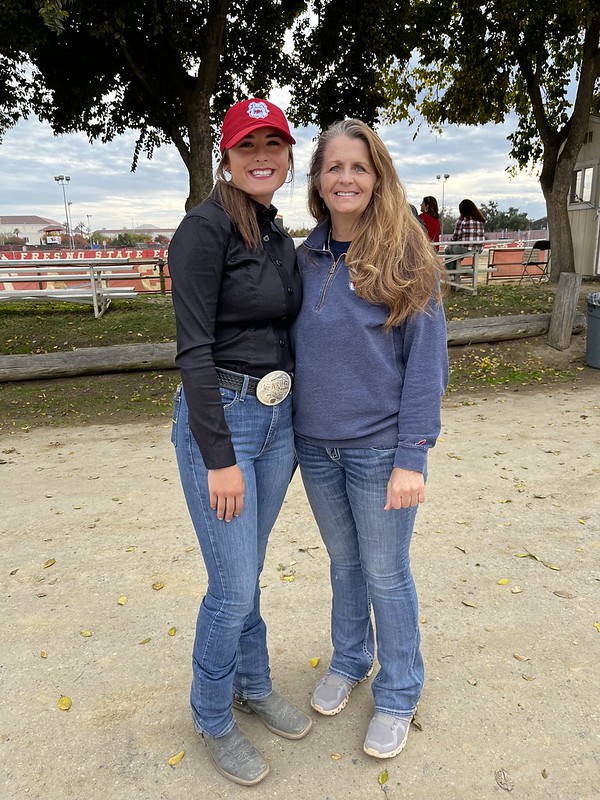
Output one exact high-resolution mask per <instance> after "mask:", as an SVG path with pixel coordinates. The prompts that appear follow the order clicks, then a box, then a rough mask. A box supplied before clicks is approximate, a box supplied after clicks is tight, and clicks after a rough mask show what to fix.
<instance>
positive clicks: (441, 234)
mask: <svg viewBox="0 0 600 800" xmlns="http://www.w3.org/2000/svg"><path fill="white" fill-rule="evenodd" d="M435 177H436V178H437V180H438V181H440V180H441V181H442V213H441V217H440V239H441V238H442V236H443V235H444V211H445V210H446V209H445V208H444V188H445V184H446V181H447V180H448V178H449V177H450V175H449V174H448V173H447V172H444V174H443V176H442V175H436V176H435Z"/></svg>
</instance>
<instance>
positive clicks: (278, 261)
mask: <svg viewBox="0 0 600 800" xmlns="http://www.w3.org/2000/svg"><path fill="white" fill-rule="evenodd" d="M90 216H91V215H90ZM275 263H276V264H277V266H278V267H280V266H281V261H280V260H279V259H277V261H276V262H275Z"/></svg>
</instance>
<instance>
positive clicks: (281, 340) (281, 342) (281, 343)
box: [279, 339, 287, 347]
mask: <svg viewBox="0 0 600 800" xmlns="http://www.w3.org/2000/svg"><path fill="white" fill-rule="evenodd" d="M279 344H280V345H281V346H282V347H285V346H286V344H287V342H286V340H285V339H280V340H279Z"/></svg>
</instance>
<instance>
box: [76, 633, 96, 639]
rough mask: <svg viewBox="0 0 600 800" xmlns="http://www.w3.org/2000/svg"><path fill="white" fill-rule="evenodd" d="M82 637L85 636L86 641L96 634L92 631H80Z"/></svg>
mask: <svg viewBox="0 0 600 800" xmlns="http://www.w3.org/2000/svg"><path fill="white" fill-rule="evenodd" d="M79 634H80V636H83V637H84V638H85V639H89V637H90V636H93V635H94V634H93V633H92V632H91V631H79Z"/></svg>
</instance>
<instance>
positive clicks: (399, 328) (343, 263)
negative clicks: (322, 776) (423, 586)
mask: <svg viewBox="0 0 600 800" xmlns="http://www.w3.org/2000/svg"><path fill="white" fill-rule="evenodd" d="M308 191H309V209H310V211H311V213H312V214H313V216H314V218H315V219H316V220H317V223H318V224H317V226H316V228H314V230H313V231H312V232H311V233H310V234H309V236H308V238H307V239H306V241H305V242H304V244H303V245H302V246H301V247H300V248H299V250H298V261H299V265H300V272H301V275H302V284H303V293H304V294H303V303H302V309H301V311H300V314H299V316H298V318H297V320H296V322H295V324H294V331H293V334H294V342H295V347H296V376H297V377H296V381H295V384H294V415H295V416H294V428H295V432H296V451H297V455H298V460H299V463H300V468H301V471H302V478H303V481H304V485H305V487H306V492H307V495H308V499H309V502H310V505H311V507H312V510H313V513H314V515H315V518H316V520H317V524H318V526H319V530H320V532H321V536H322V538H323V540H324V542H325V544H326V546H327V550H328V553H329V556H330V559H331V585H332V591H333V607H332V615H331V636H332V641H333V657H332V659H331V664H330V667H329V670H328V672H327V674H326V675H325V677H324V678H323V679H322V680H321V681H320V682H319V683H318V684H317V685H316V687H315V689H314V692H313V696H312V700H311V705H312V707H313V708H314V709H315V710H316V711H318V712H319V713H321V714H325V715H332V714H337V713H338V712H340V711H341V710H342V709H343V708H344V707H345V705H346V703H347V701H348V696H349V694H350V692H351V691H352V688H353V687H354V686H355V685H356V684H357V683H358V682H359V681H362V680H365V679H366V677H367V676H368V675H370V673H371V670H372V667H373V660H374V654H375V650H374V635H373V626H372V622H371V607H372V609H373V612H374V616H375V624H376V630H377V656H378V660H379V664H380V670H379V673H378V675H377V677H376V678H375V680H374V681H373V687H372V689H373V696H374V699H375V714H374V716H373V718H372V720H371V722H370V724H369V726H368V730H367V734H366V737H365V741H364V750H365V752H366V753H368V754H369V755H372V756H375V757H376V758H389V757H391V756H395V755H396V754H397V753H399V752H400V751H401V750H402V748H403V747H404V745H405V743H406V738H407V736H408V729H409V725H410V721H411V719H412V717H413V715H414V713H415V710H416V707H417V703H418V701H419V697H420V694H421V689H422V686H423V676H424V671H423V659H422V657H421V652H420V648H419V625H418V613H417V596H416V591H415V586H414V582H413V578H412V575H411V571H410V561H409V546H410V540H411V535H412V531H413V525H414V521H415V515H416V512H417V507H418V505H419V503H422V502H424V500H425V474H426V463H427V450H428V449H429V448H430V447H433V445H434V444H435V441H436V438H437V436H438V433H439V430H440V406H441V397H442V394H443V392H444V390H445V387H446V382H447V374H448V361H447V347H446V325H445V319H444V313H443V308H442V305H441V300H440V267H439V265H438V262H437V259H436V256H435V254H434V252H433V249H432V248H431V245H430V243H429V241H428V240H427V237H426V235H425V233H424V231H423V230H422V228H421V225H420V223H419V221H418V220H417V219H416V218H415V216H414V215H413V214H412V213H411V210H410V207H409V205H408V203H407V200H406V195H405V192H404V188H403V187H402V185H401V184H400V181H399V180H398V176H397V174H396V170H395V168H394V164H393V162H392V159H391V157H390V154H389V153H388V151H387V150H386V148H385V146H384V144H383V143H382V142H381V140H380V139H379V137H378V136H377V135H376V134H375V133H374V132H373V131H372V130H371V129H370V128H369V127H368V126H367V125H365V124H364V123H362V122H360V121H359V120H352V119H351V120H345V121H344V122H339V123H336V124H335V125H333V126H332V127H331V128H329V129H328V130H327V131H325V132H324V133H323V134H321V136H320V138H319V141H318V143H317V146H316V149H315V152H314V154H313V157H312V162H311V165H310V173H309V183H308Z"/></svg>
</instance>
